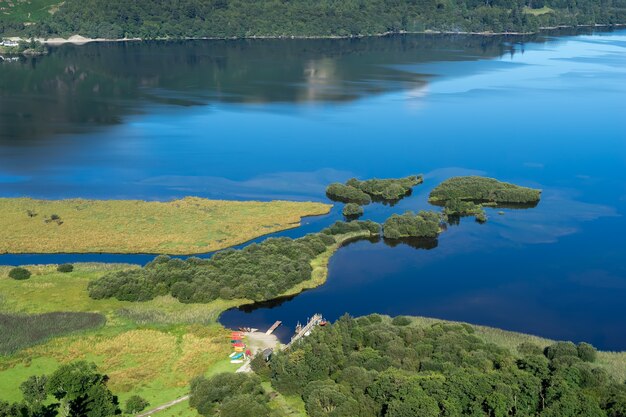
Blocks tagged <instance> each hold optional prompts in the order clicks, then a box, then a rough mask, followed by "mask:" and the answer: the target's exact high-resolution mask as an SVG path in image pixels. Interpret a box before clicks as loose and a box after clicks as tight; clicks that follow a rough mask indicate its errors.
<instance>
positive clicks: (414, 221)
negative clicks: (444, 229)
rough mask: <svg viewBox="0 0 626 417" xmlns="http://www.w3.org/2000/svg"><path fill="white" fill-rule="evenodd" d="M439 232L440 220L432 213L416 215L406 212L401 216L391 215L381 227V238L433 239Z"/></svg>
mask: <svg viewBox="0 0 626 417" xmlns="http://www.w3.org/2000/svg"><path fill="white" fill-rule="evenodd" d="M440 231H441V218H440V216H439V214H437V213H435V212H432V211H420V212H419V213H417V214H414V213H413V212H410V211H407V212H406V213H404V214H402V215H398V214H393V215H392V216H391V217H389V218H388V219H387V220H386V221H385V223H384V225H383V236H384V237H385V238H387V239H401V238H407V237H422V238H435V237H437V236H438V235H439V233H440Z"/></svg>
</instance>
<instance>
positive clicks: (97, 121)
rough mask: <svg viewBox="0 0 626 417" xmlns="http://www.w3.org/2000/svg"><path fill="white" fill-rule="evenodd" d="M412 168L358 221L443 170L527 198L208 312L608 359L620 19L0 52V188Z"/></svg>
mask: <svg viewBox="0 0 626 417" xmlns="http://www.w3.org/2000/svg"><path fill="white" fill-rule="evenodd" d="M414 173H424V174H425V182H424V184H423V185H421V186H419V187H417V188H416V189H415V192H414V193H413V195H412V196H411V197H410V198H407V199H405V200H403V201H402V202H400V203H399V204H397V205H395V206H393V207H391V206H384V205H378V204H376V205H370V206H367V207H366V211H365V216H364V217H365V218H371V219H374V220H378V221H382V220H384V219H385V218H386V217H387V216H388V215H389V214H391V213H394V212H403V211H405V210H419V209H423V208H429V206H428V204H427V202H426V199H427V195H428V192H429V191H430V189H432V188H433V187H434V186H436V185H437V184H438V183H439V182H440V181H442V180H444V179H445V178H448V177H450V176H452V175H459V174H481V175H489V176H494V177H498V178H500V179H502V180H507V181H512V182H516V183H520V184H523V185H527V186H533V187H539V188H542V189H543V190H544V194H543V199H542V201H541V203H540V204H539V206H538V207H536V208H533V209H528V210H505V214H504V215H498V214H497V212H495V211H489V213H488V214H489V216H490V219H489V221H488V223H487V224H484V225H479V224H477V223H475V222H474V221H473V220H471V219H463V220H462V221H461V223H460V224H459V225H456V226H451V227H450V228H449V229H448V230H447V231H446V232H445V233H443V234H442V235H441V237H440V238H439V240H438V242H437V245H436V247H433V246H434V245H431V246H429V247H424V246H423V245H422V246H420V245H412V246H411V245H407V244H400V245H397V246H395V247H391V246H389V244H388V243H385V242H383V241H378V242H369V241H361V242H356V243H352V244H350V245H348V246H346V247H345V248H343V249H341V250H340V251H339V252H338V253H337V254H336V255H335V256H334V257H333V258H332V260H331V263H330V275H329V279H328V282H327V284H325V285H324V286H322V287H320V288H317V289H314V290H310V291H307V292H305V293H303V294H301V295H298V296H296V297H295V298H292V299H290V300H281V301H280V302H274V303H269V304H265V305H258V306H253V307H247V308H242V309H240V310H231V311H228V312H226V313H225V314H224V315H223V316H222V318H221V321H222V323H224V324H225V325H229V326H235V327H236V326H239V325H251V326H254V327H266V326H269V325H270V324H271V323H273V321H275V320H282V321H283V322H284V323H285V326H283V327H282V328H281V333H280V335H281V336H282V337H288V336H289V334H290V332H291V331H292V330H293V327H294V325H295V323H296V322H297V321H304V320H306V318H307V317H308V316H311V315H312V314H313V313H315V312H322V313H323V314H324V315H325V316H327V318H329V319H335V318H337V317H338V316H340V315H341V314H343V313H345V312H349V313H350V314H352V315H361V314H367V313H371V312H380V313H386V314H391V315H396V314H415V315H425V316H432V317H438V318H445V319H452V320H463V321H468V322H471V323H476V324H485V325H490V326H496V327H501V328H505V329H510V330H516V331H523V332H528V333H533V334H538V335H541V336H547V337H551V338H558V339H571V340H575V341H580V340H587V341H590V342H592V343H594V344H596V345H597V346H599V347H601V348H604V349H614V350H618V349H620V350H623V349H626V319H625V317H626V303H624V301H623V300H624V299H626V265H625V263H624V259H626V238H624V232H625V231H626V221H625V220H624V216H623V214H624V213H626V32H625V31H616V32H607V33H595V34H579V35H577V36H561V37H553V36H542V37H533V38H526V39H522V38H501V37H490V38H481V37H459V36H449V37H435V36H406V37H391V38H380V39H361V40H341V41H241V42H239V41H237V42H234V41H231V42H187V43H147V44H133V43H128V44H98V45H95V44H94V45H87V46H83V47H74V46H69V45H68V46H63V47H60V48H57V49H54V50H53V52H52V53H51V54H50V55H49V56H46V57H42V58H37V59H32V60H22V61H20V62H18V63H0V195H1V196H32V197H38V198H67V197H88V198H142V199H149V200H167V199H172V198H176V197H182V196H186V195H197V196H203V197H209V198H227V199H261V200H269V199H276V198H284V199H297V200H318V201H326V199H325V196H324V188H325V186H326V184H328V183H329V182H332V181H344V180H346V179H347V178H350V177H352V176H357V177H360V178H369V177H396V176H405V175H409V174H414ZM340 209H341V207H336V208H335V209H334V210H333V212H332V213H331V214H330V215H328V216H323V217H319V218H311V219H306V222H305V223H306V224H305V226H304V227H303V228H301V229H297V230H292V231H287V232H283V233H280V234H279V235H286V236H299V235H302V234H304V233H308V232H314V231H318V230H320V229H321V228H323V227H324V226H325V225H328V224H330V223H332V222H334V221H335V220H337V219H338V218H339V217H340ZM207 256H208V255H207ZM150 259H152V256H150V255H113V254H102V255H71V254H68V255H36V254H33V255H0V263H3V264H14V265H15V264H24V263H43V262H68V261H82V260H97V261H107V262H112V261H115V262H119V261H121V262H138V263H145V262H147V261H149V260H150Z"/></svg>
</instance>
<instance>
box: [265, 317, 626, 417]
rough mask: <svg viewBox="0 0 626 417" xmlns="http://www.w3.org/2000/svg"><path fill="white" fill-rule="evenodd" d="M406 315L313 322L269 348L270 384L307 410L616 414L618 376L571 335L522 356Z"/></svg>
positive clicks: (621, 397)
mask: <svg viewBox="0 0 626 417" xmlns="http://www.w3.org/2000/svg"><path fill="white" fill-rule="evenodd" d="M407 319H408V318H403V319H399V318H395V319H394V320H393V321H391V320H390V319H388V318H385V319H383V320H380V316H373V317H372V316H370V317H361V318H358V319H353V318H350V317H348V316H344V317H342V318H341V319H339V320H338V321H337V322H336V323H335V324H333V325H331V326H326V327H324V328H319V329H316V330H315V331H314V332H313V333H312V334H311V336H309V337H307V338H305V339H303V340H302V341H300V342H298V343H297V344H296V345H294V346H292V347H291V348H290V349H289V350H287V351H284V352H278V353H275V354H274V355H273V357H272V359H271V361H270V363H269V366H270V369H271V374H272V378H271V381H272V385H273V386H274V387H275V388H276V389H278V390H279V391H280V392H281V393H283V394H288V395H299V396H301V398H302V399H303V400H304V402H305V407H306V410H307V414H308V415H309V416H329V415H332V416H346V417H347V416H351V417H352V416H358V417H381V416H382V417H404V416H420V417H439V416H443V415H450V416H466V415H467V416H470V415H471V416H502V417H505V416H539V417H548V416H550V417H557V416H559V417H560V416H590V417H607V416H611V417H617V416H622V415H623V414H622V413H623V410H625V409H626V408H625V407H626V385H624V384H623V381H612V380H610V378H609V377H608V375H607V374H606V372H605V371H603V370H602V369H601V368H598V367H596V366H594V365H593V364H592V363H588V362H584V361H583V360H581V358H580V357H578V355H577V348H576V346H574V347H573V349H572V346H573V344H572V345H568V346H567V347H565V348H564V347H563V346H562V345H561V344H557V345H553V346H551V347H549V348H548V349H547V350H546V352H552V353H555V352H559V354H557V355H556V356H554V355H552V354H551V355H550V356H553V357H552V358H550V357H549V356H546V355H544V354H543V352H542V351H541V349H539V350H538V351H537V350H536V349H527V354H525V355H523V356H521V357H520V356H515V355H513V354H512V353H511V352H510V351H509V350H508V349H505V348H502V347H499V346H496V345H495V344H492V343H488V342H486V341H484V340H483V339H482V338H481V337H479V336H478V335H476V334H475V333H474V331H473V328H472V327H471V326H469V325H460V324H444V323H438V324H433V325H431V326H414V325H411V324H408V325H407V324H405V322H406V320H407ZM408 320H409V321H410V319H408ZM398 321H401V323H400V324H402V325H401V326H398V325H395V326H394V325H392V324H393V322H396V324H397V322H398ZM585 346H586V345H585ZM584 349H587V347H585V348H584ZM328 410H334V411H333V412H332V413H330V414H329V413H328Z"/></svg>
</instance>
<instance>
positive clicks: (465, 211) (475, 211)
mask: <svg viewBox="0 0 626 417" xmlns="http://www.w3.org/2000/svg"><path fill="white" fill-rule="evenodd" d="M443 214H444V215H445V216H446V218H448V219H450V218H455V217H456V218H458V217H465V216H474V218H475V219H476V221H477V222H479V223H484V222H486V221H487V213H485V209H484V208H483V206H482V204H476V203H474V202H472V201H465V200H461V199H458V198H453V199H450V200H448V201H446V203H445V206H444V208H443Z"/></svg>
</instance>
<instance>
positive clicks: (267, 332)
mask: <svg viewBox="0 0 626 417" xmlns="http://www.w3.org/2000/svg"><path fill="white" fill-rule="evenodd" d="M282 323H283V322H282V321H280V320H278V321H277V322H276V323H274V324H272V327H270V328H269V329H267V331H266V332H265V334H267V335H270V334H272V333H274V330H276V328H277V327H278V326H280V325H281V324H282Z"/></svg>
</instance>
